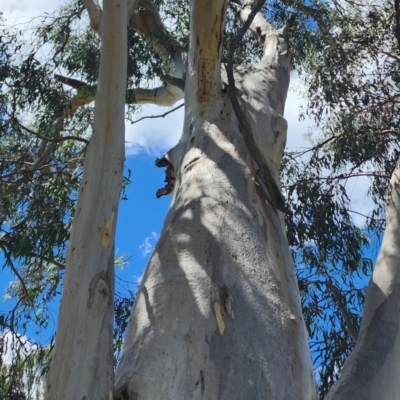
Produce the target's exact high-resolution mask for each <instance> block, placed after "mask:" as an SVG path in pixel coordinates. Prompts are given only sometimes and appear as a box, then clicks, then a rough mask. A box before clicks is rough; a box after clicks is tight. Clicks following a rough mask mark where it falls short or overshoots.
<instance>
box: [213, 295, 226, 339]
mask: <svg viewBox="0 0 400 400" xmlns="http://www.w3.org/2000/svg"><path fill="white" fill-rule="evenodd" d="M214 310H215V319H216V320H217V325H218V330H219V333H220V334H221V335H223V334H224V332H225V322H224V317H223V316H222V312H221V306H220V305H219V303H214Z"/></svg>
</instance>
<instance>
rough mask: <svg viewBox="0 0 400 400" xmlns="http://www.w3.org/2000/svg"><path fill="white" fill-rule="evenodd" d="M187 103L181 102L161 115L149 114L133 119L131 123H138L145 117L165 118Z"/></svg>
mask: <svg viewBox="0 0 400 400" xmlns="http://www.w3.org/2000/svg"><path fill="white" fill-rule="evenodd" d="M184 105H185V103H182V104H180V105H179V106H178V107H175V108H173V109H172V110H169V111H167V112H166V113H164V114H160V115H147V116H146V117H142V118H139V119H137V120H136V121H133V122H132V124H131V125H133V124H137V123H138V122H140V121H143V120H144V119H149V118H164V117H166V116H167V115H168V114H171V113H173V112H174V111H176V110H178V109H179V108H181V107H183V106H184Z"/></svg>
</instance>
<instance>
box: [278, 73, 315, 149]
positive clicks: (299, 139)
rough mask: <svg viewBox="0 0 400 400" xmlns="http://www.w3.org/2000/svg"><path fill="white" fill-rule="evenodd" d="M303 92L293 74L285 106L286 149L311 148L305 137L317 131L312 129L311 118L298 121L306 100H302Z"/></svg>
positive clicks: (301, 86)
mask: <svg viewBox="0 0 400 400" xmlns="http://www.w3.org/2000/svg"><path fill="white" fill-rule="evenodd" d="M304 90H305V88H304V86H303V84H302V83H301V82H300V80H299V78H298V76H297V74H295V73H293V74H292V76H291V83H290V87H289V92H288V96H287V99H286V106H285V118H286V120H287V123H288V133H287V143H286V147H287V148H302V147H311V144H310V142H309V141H307V140H306V139H305V136H306V135H307V134H309V133H310V132H312V130H315V131H316V130H317V129H316V128H314V125H315V124H314V122H313V121H312V119H311V118H309V117H306V118H305V119H304V120H302V121H299V114H300V108H301V107H302V106H304V105H305V104H306V102H307V99H305V98H303V97H302V94H301V93H302V92H303V91H304Z"/></svg>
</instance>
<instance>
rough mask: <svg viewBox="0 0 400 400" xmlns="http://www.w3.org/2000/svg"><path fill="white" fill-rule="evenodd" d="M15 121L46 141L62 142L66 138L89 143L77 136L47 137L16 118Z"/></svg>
mask: <svg viewBox="0 0 400 400" xmlns="http://www.w3.org/2000/svg"><path fill="white" fill-rule="evenodd" d="M15 122H16V123H17V124H18V125H19V126H20V127H21V128H22V129H23V130H25V131H27V132H29V133H31V134H32V135H35V136H37V137H38V138H40V139H42V140H45V141H46V142H54V143H59V142H64V141H66V140H76V141H77V142H83V143H85V144H89V140H87V139H84V138H81V137H78V136H63V137H60V138H55V139H52V138H49V137H47V136H43V135H41V134H40V133H37V132H35V131H33V130H31V129H29V128H27V127H26V126H24V125H22V124H21V123H20V122H18V121H17V120H15Z"/></svg>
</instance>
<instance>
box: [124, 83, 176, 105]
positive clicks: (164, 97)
mask: <svg viewBox="0 0 400 400" xmlns="http://www.w3.org/2000/svg"><path fill="white" fill-rule="evenodd" d="M182 99H183V92H182V90H181V89H179V88H178V87H176V86H173V85H170V84H168V83H167V85H166V86H159V87H157V88H154V89H141V88H138V89H131V90H127V91H126V103H127V104H156V105H158V106H172V105H173V104H175V103H176V102H177V101H178V100H182Z"/></svg>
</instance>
